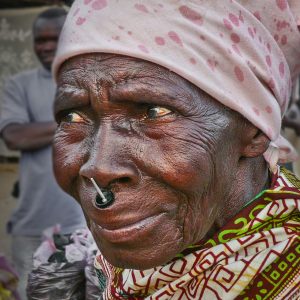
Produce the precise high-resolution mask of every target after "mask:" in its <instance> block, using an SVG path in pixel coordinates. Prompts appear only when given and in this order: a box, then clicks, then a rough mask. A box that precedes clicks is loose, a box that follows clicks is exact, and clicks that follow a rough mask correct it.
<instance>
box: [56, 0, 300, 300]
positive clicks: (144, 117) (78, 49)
mask: <svg viewBox="0 0 300 300" xmlns="http://www.w3.org/2000/svg"><path fill="white" fill-rule="evenodd" d="M296 9H300V3H299V1H298V0H295V1H294V3H292V1H290V2H288V1H286V0H277V1H275V0H265V1H261V0H255V1H254V0H251V1H250V0H249V1H247V0H224V1H216V0H205V1H200V0H199V1H192V0H191V1H181V0H166V1H156V0H147V1H132V0H126V1H119V0H78V1H75V3H74V5H73V7H72V9H71V11H70V13H69V17H68V20H67V22H66V25H65V28H64V30H63V33H62V37H61V41H60V47H59V50H58V54H57V57H56V60H55V63H54V74H55V77H56V79H57V83H58V92H57V99H56V104H55V114H56V119H57V122H58V129H57V132H56V137H55V146H54V157H55V172H56V176H57V180H58V182H59V183H60V185H61V187H62V188H63V189H64V190H65V191H67V192H68V193H69V194H71V195H72V196H73V197H74V198H76V199H77V201H78V202H79V203H80V204H81V206H82V209H83V211H84V213H85V216H86V219H87V222H88V225H89V228H90V230H91V232H92V234H93V236H94V238H95V240H96V242H97V244H98V247H99V250H100V252H101V254H99V256H98V257H97V260H96V267H97V268H99V269H101V270H102V271H103V272H104V273H105V275H106V277H107V282H106V290H105V292H104V299H144V298H146V299H290V298H292V297H296V295H297V293H298V292H299V277H300V274H299V271H300V268H299V254H300V244H299V226H300V222H299V217H300V216H299V206H300V192H299V187H300V182H299V181H298V179H296V177H294V176H293V175H292V174H291V173H288V172H287V171H285V170H284V169H282V168H279V167H278V166H277V162H278V161H280V160H281V161H283V160H286V159H288V158H289V157H291V156H293V152H292V150H291V149H290V148H289V147H288V144H287V143H286V142H285V141H284V140H283V139H282V138H280V137H279V132H280V127H281V117H282V115H283V113H284V112H285V110H286V107H287V105H288V99H289V95H290V89H291V78H293V76H296V75H297V71H298V69H299V65H298V66H297V64H296V62H297V61H298V62H299V61H300V50H299V49H300V35H299V32H298V30H297V20H296V19H295V15H294V11H296Z"/></svg>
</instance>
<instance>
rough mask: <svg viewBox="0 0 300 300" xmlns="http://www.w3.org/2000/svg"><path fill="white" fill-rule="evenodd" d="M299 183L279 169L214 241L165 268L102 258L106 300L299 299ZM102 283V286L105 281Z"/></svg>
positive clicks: (99, 266)
mask: <svg viewBox="0 0 300 300" xmlns="http://www.w3.org/2000/svg"><path fill="white" fill-rule="evenodd" d="M299 189H300V181H299V179H297V178H296V177H295V176H294V175H293V174H292V173H290V172H289V171H287V170H285V169H283V168H281V169H278V172H277V174H276V175H274V177H273V180H272V187H271V188H270V189H268V190H265V191H263V192H261V193H260V194H259V195H257V196H256V197H255V198H254V199H253V200H252V201H251V202H250V203H249V204H247V206H245V207H244V208H243V209H242V211H241V212H240V213H239V214H238V215H237V216H236V217H235V218H233V219H232V220H231V221H230V222H228V223H227V224H226V225H225V226H224V227H223V228H222V229H221V230H220V231H219V232H217V233H216V234H215V235H214V236H213V237H212V238H211V239H209V240H207V241H205V242H201V243H198V244H197V245H193V246H190V247H189V248H188V249H186V250H185V251H184V252H183V253H181V254H180V255H178V256H177V257H176V258H175V259H174V260H172V261H171V262H169V263H167V264H166V265H164V266H159V267H156V268H153V269H149V270H144V271H140V270H130V269H120V268H115V267H113V266H112V265H110V264H109V263H108V262H107V261H106V260H105V258H104V257H103V256H101V254H100V255H98V256H97V258H96V260H95V266H96V269H97V270H98V273H99V274H100V273H101V272H103V273H104V274H105V276H106V278H107V288H106V290H105V292H104V295H103V297H104V299H132V300H133V299H148V300H154V299H155V300H158V299H172V300H173V299H207V300H211V299H222V300H226V299H239V300H241V299H243V300H250V299H258V300H259V299H274V300H275V299H285V300H288V299H297V297H298V296H300V237H299V231H300V211H299V209H300V191H299ZM102 283H103V282H102Z"/></svg>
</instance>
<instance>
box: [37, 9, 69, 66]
mask: <svg viewBox="0 0 300 300" xmlns="http://www.w3.org/2000/svg"><path fill="white" fill-rule="evenodd" d="M66 15H67V12H66V11H65V10H64V9H63V8H50V9H48V10H45V11H43V12H42V13H41V14H39V15H38V16H37V18H36V20H35V22H34V24H33V40H34V51H35V54H36V55H37V57H38V59H39V61H40V62H41V64H42V65H43V66H44V67H45V68H46V69H47V70H50V69H51V65H52V61H53V59H54V56H55V52H56V47H57V42H58V38H59V34H60V32H61V29H62V26H63V24H64V21H65V18H66Z"/></svg>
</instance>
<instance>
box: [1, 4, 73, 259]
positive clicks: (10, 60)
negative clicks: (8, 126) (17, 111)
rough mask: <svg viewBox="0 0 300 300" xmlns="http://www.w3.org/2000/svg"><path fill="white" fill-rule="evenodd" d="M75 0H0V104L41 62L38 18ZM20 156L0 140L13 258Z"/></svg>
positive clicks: (5, 244) (4, 243) (6, 249)
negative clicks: (14, 82) (11, 85)
mask: <svg viewBox="0 0 300 300" xmlns="http://www.w3.org/2000/svg"><path fill="white" fill-rule="evenodd" d="M72 2H73V0H64V1H63V0H52V1H51V0H0V102H1V97H2V89H3V85H4V83H5V80H6V79H7V78H9V77H10V76H11V75H13V74H16V73H19V72H20V71H23V70H27V69H32V68H34V67H35V66H37V65H38V61H37V59H36V57H35V54H34V52H33V49H32V33H31V27H32V23H33V20H34V19H35V17H36V15H37V14H38V13H40V12H41V11H42V10H45V9H46V8H48V7H50V6H65V7H68V6H70V5H71V4H72ZM18 160H19V153H18V152H16V151H9V150H8V149H7V148H6V147H5V145H4V142H3V140H2V139H1V138H0V252H2V253H4V254H5V256H7V257H8V258H9V257H10V236H9V235H8V234H7V233H6V223H7V221H8V218H9V217H10V215H11V212H12V210H13V209H14V208H15V207H16V205H17V201H18V200H17V197H14V196H13V192H15V193H16V192H17V190H16V189H15V190H14V184H15V182H16V181H17V175H18Z"/></svg>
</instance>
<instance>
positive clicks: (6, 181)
mask: <svg viewBox="0 0 300 300" xmlns="http://www.w3.org/2000/svg"><path fill="white" fill-rule="evenodd" d="M17 176H18V164H16V163H0V252H2V253H4V254H5V255H6V256H7V257H8V258H10V254H11V253H10V236H9V235H8V234H7V233H6V223H7V221H8V219H9V216H10V215H11V213H12V211H13V209H14V208H15V207H16V205H17V200H16V199H15V198H13V197H12V196H11V191H12V188H13V184H14V182H15V181H16V179H17Z"/></svg>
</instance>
